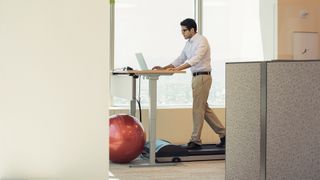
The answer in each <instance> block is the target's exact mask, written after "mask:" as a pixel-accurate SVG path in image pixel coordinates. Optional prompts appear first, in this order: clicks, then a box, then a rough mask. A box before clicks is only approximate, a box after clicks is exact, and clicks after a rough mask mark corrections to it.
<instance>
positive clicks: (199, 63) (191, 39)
mask: <svg viewBox="0 0 320 180" xmlns="http://www.w3.org/2000/svg"><path fill="white" fill-rule="evenodd" d="M180 25H181V33H182V35H183V36H184V38H185V39H187V40H188V41H187V42H186V45H185V47H184V49H183V50H182V52H181V54H180V56H179V57H178V58H177V59H176V60H174V61H173V62H172V63H171V64H169V65H167V66H164V67H161V66H155V67H153V69H159V70H165V69H166V70H170V71H180V70H184V69H187V68H190V70H191V72H192V75H193V77H192V96H193V105H192V114H193V132H192V135H191V139H190V141H189V143H188V148H189V149H201V144H202V143H201V138H200V136H201V131H202V126H203V120H204V119H205V120H206V122H207V123H208V124H209V126H210V127H211V128H212V129H213V130H214V131H215V132H216V133H217V134H218V135H219V137H220V144H218V145H217V146H219V147H224V146H225V139H226V138H225V128H224V126H223V125H222V123H221V122H220V120H219V119H218V118H217V116H216V115H215V113H214V112H213V111H212V110H211V109H210V108H209V106H208V103H207V100H208V96H209V91H210V88H211V83H212V78H211V57H210V47H209V43H208V41H207V39H206V38H205V37H204V36H202V35H200V34H198V33H197V24H196V22H195V21H194V20H193V19H189V18H188V19H185V20H183V21H182V22H181V23H180Z"/></svg>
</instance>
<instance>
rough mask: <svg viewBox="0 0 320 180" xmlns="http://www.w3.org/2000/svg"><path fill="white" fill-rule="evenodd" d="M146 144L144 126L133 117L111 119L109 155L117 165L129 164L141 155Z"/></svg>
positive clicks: (114, 116) (123, 115)
mask: <svg viewBox="0 0 320 180" xmlns="http://www.w3.org/2000/svg"><path fill="white" fill-rule="evenodd" d="M145 142H146V137H145V134H144V130H143V127H142V124H141V123H140V122H139V121H138V120H137V119H136V118H135V117H133V116H130V115H126V114H120V115H113V116H111V117H110V118H109V153H110V160H111V161H112V162H115V163H128V162H130V161H132V160H134V159H135V158H137V157H138V156H139V154H141V152H142V151H143V148H144V144H145Z"/></svg>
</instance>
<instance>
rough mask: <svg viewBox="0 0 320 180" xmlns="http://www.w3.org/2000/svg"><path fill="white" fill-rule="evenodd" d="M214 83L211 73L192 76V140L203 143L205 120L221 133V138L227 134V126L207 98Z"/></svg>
mask: <svg viewBox="0 0 320 180" xmlns="http://www.w3.org/2000/svg"><path fill="white" fill-rule="evenodd" d="M211 84H212V78H211V75H198V76H194V77H193V78H192V96H193V105H192V115H193V132H192V135H191V139H190V142H195V143H197V144H201V138H200V136H201V131H202V126H203V120H206V122H207V123H208V124H209V126H210V127H211V128H212V129H213V130H214V131H215V132H216V133H217V134H218V135H219V137H220V138H222V137H224V136H225V128H224V126H223V125H222V123H221V121H220V120H219V119H218V117H217V116H216V114H215V113H214V112H213V111H212V109H210V108H209V106H208V103H207V100H208V96H209V91H210V88H211Z"/></svg>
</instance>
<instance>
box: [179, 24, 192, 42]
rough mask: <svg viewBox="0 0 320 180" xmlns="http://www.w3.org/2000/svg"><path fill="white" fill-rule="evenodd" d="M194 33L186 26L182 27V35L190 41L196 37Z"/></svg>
mask: <svg viewBox="0 0 320 180" xmlns="http://www.w3.org/2000/svg"><path fill="white" fill-rule="evenodd" d="M193 32H194V30H193V28H191V29H190V30H189V29H188V28H187V27H186V26H181V33H182V35H183V37H184V38H185V39H190V38H191V37H192V36H193V35H194V33H193Z"/></svg>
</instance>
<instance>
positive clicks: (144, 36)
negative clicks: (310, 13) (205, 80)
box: [113, 0, 275, 107]
mask: <svg viewBox="0 0 320 180" xmlns="http://www.w3.org/2000/svg"><path fill="white" fill-rule="evenodd" d="M202 2H203V3H202V5H203V7H202V24H203V26H202V27H200V28H201V29H202V34H203V35H205V36H206V37H207V39H208V41H209V43H210V47H211V58H212V63H211V65H212V69H213V71H212V73H213V75H212V77H213V84H212V87H211V92H210V94H209V99H208V103H209V104H210V106H214V107H224V106H225V63H226V62H239V61H262V60H264V52H267V51H266V50H265V51H263V44H262V43H263V41H262V39H263V38H264V42H265V44H266V42H269V43H271V46H270V45H269V47H272V46H273V44H272V43H273V42H274V39H272V38H271V39H272V40H270V38H268V39H266V38H265V37H268V36H266V34H270V33H269V32H272V30H271V31H266V30H265V29H264V31H265V33H264V34H265V36H264V37H262V32H261V23H263V22H261V21H260V17H261V12H260V11H261V9H260V3H261V2H262V3H264V6H265V5H267V6H266V7H268V8H270V7H272V6H273V4H274V3H275V2H274V1H271V0H263V1H259V0H241V1H239V0H203V1H202ZM194 5H195V3H194V0H163V1H150V0H118V1H116V5H115V43H114V48H115V59H114V67H115V68H121V67H124V66H131V67H133V68H139V67H138V63H137V61H136V59H135V55H134V54H135V53H137V52H142V53H143V54H144V56H145V59H146V61H147V64H148V66H149V68H151V67H153V66H154V65H167V64H169V63H170V62H172V61H173V60H174V59H175V58H176V57H177V56H178V55H179V54H180V52H181V50H182V49H183V47H184V45H185V42H186V40H185V39H184V38H183V37H182V35H181V31H180V21H182V20H183V19H185V18H187V17H191V18H194V9H195V7H194ZM264 6H263V7H262V8H263V9H262V10H263V13H262V14H268V12H269V9H268V8H266V9H264ZM270 9H271V8H270ZM273 13H274V12H270V17H272V16H274V14H273ZM268 16H269V14H268ZM268 21H269V23H265V24H264V26H266V25H268V27H269V28H271V29H273V28H274V24H272V23H273V22H272V21H271V20H268ZM265 44H264V45H265ZM266 47H267V46H266ZM271 54H272V55H273V53H271ZM272 55H271V56H272ZM265 57H270V54H267V56H266V54H265ZM148 97H149V96H148V82H147V80H141V102H142V104H147V103H148V101H149V98H148ZM128 104H129V102H128V100H125V99H120V98H116V97H114V99H113V105H115V106H123V105H128ZM191 104H192V91H191V74H190V72H189V70H187V74H175V75H173V76H168V77H160V79H159V81H158V105H159V106H191Z"/></svg>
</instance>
